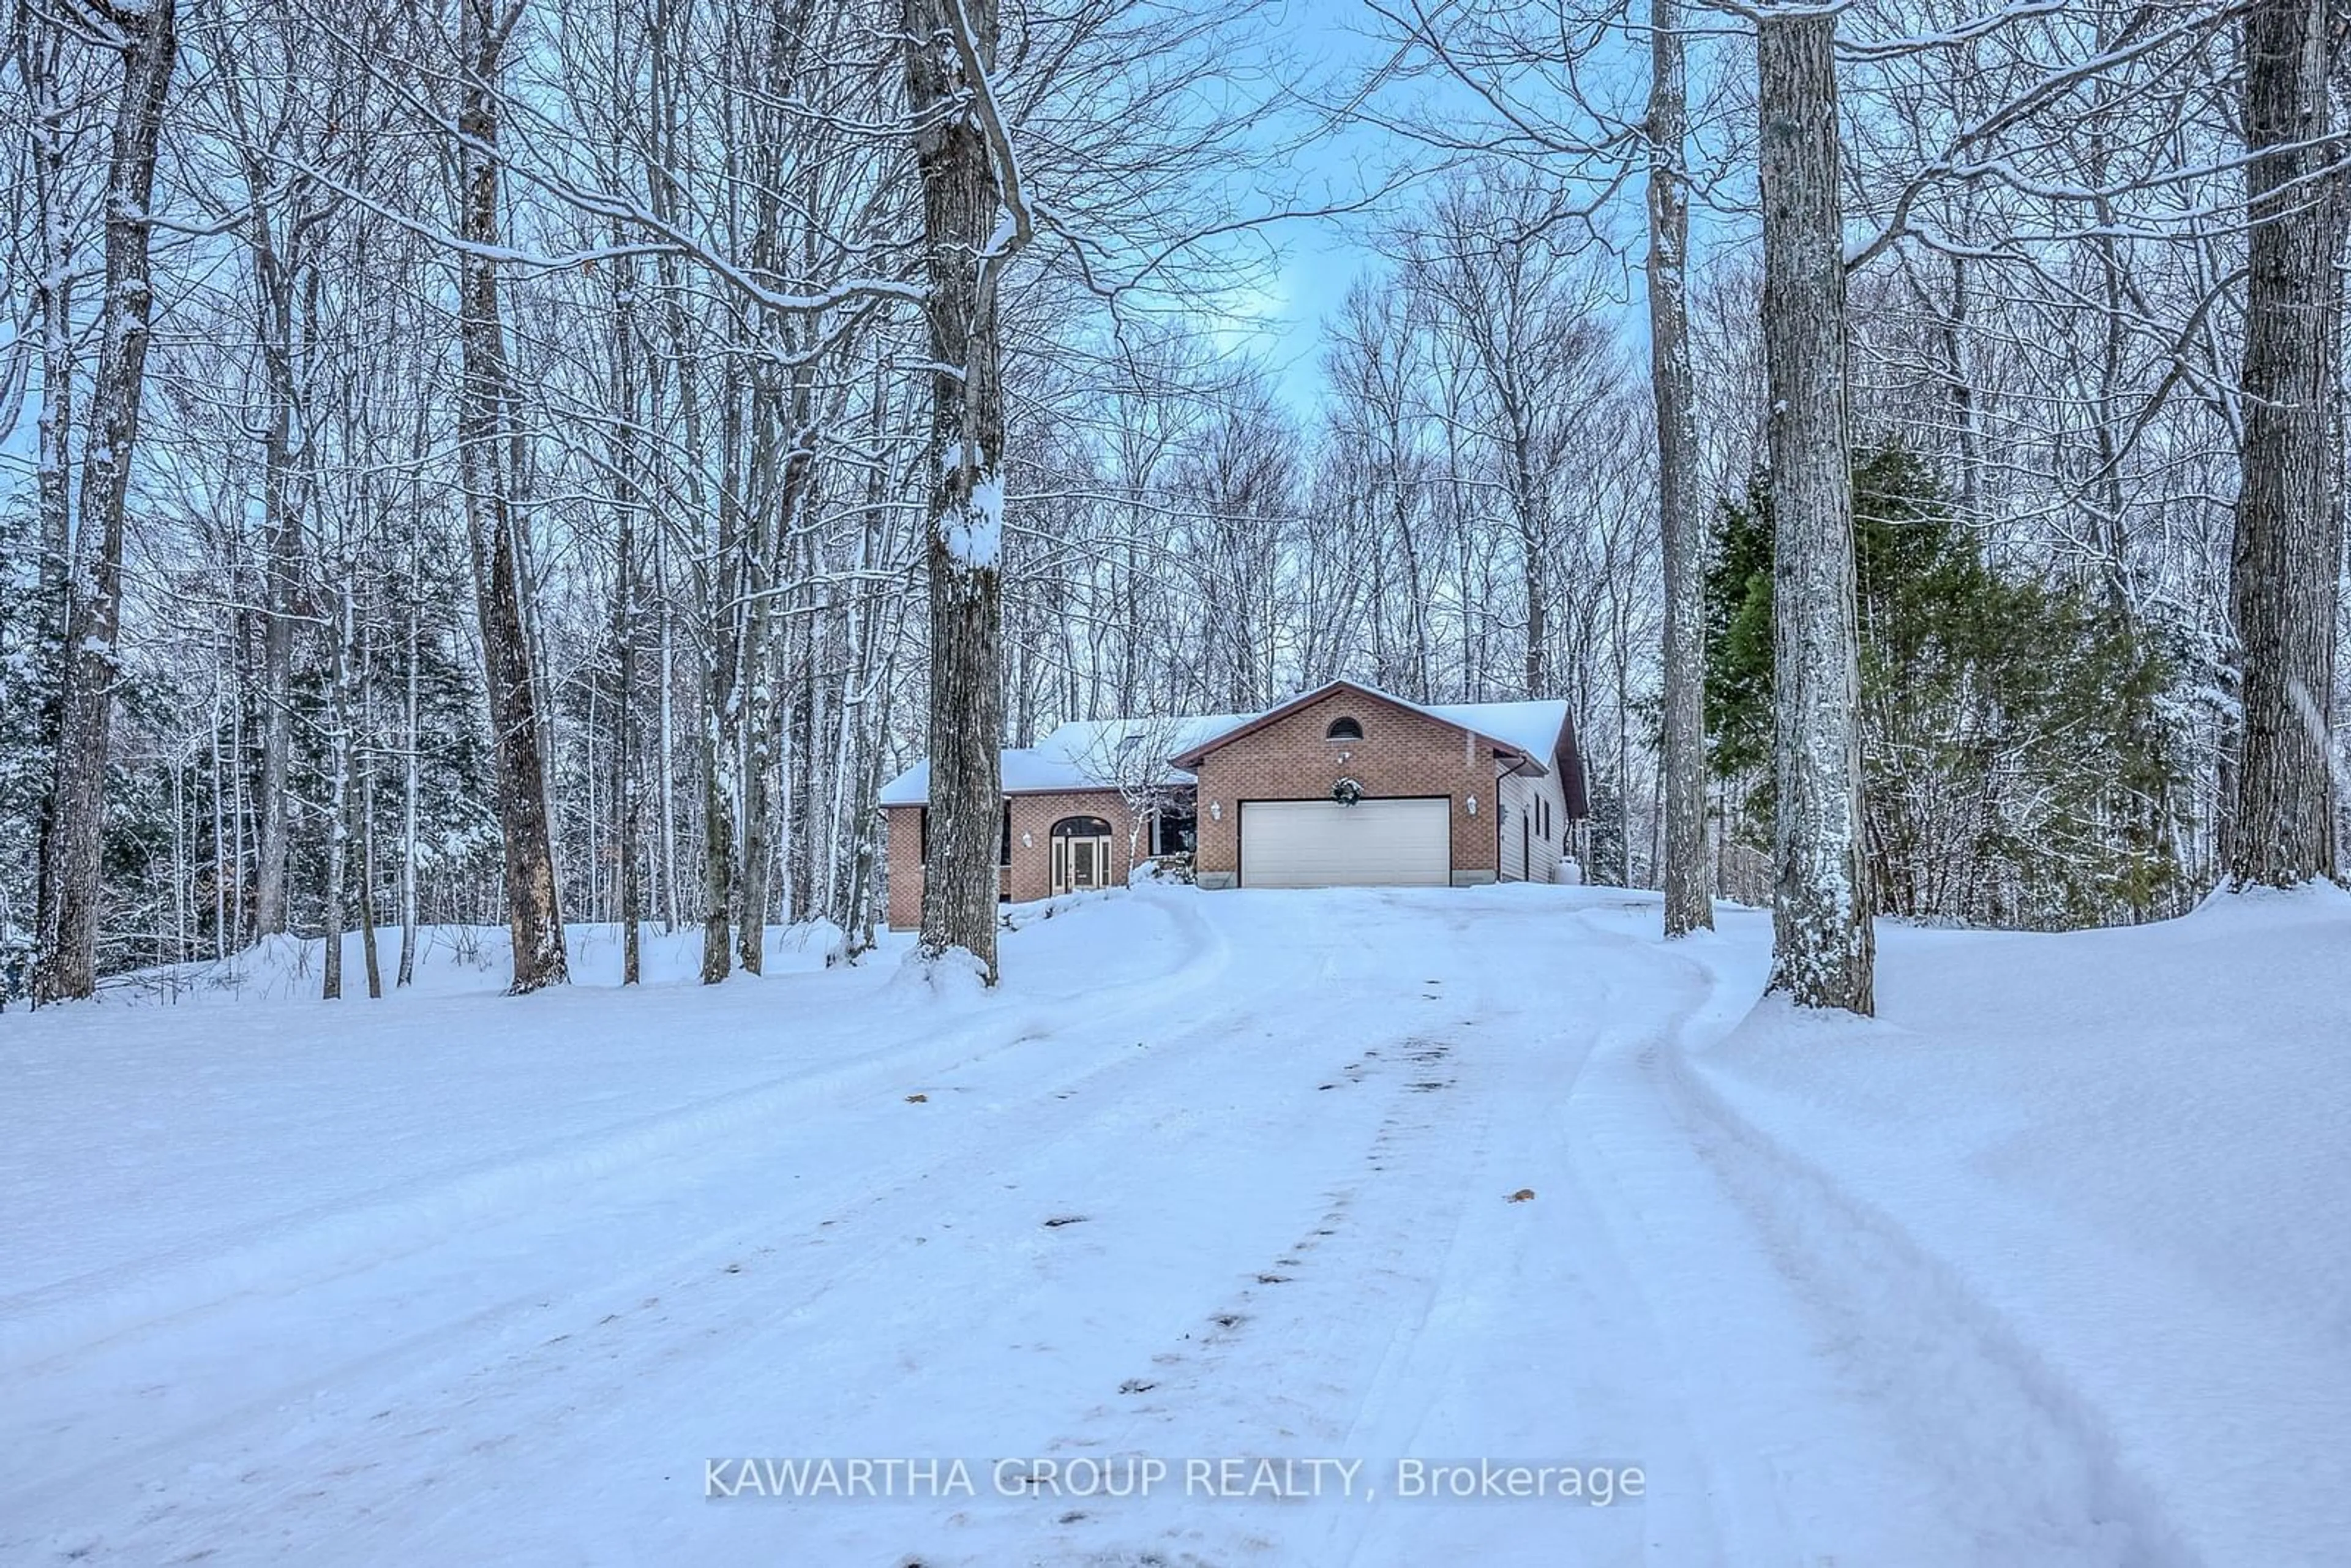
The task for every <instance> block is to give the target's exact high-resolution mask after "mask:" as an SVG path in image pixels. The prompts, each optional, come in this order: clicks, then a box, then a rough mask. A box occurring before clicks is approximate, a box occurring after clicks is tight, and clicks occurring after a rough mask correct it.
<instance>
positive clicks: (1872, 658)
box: [1707, 442, 2179, 927]
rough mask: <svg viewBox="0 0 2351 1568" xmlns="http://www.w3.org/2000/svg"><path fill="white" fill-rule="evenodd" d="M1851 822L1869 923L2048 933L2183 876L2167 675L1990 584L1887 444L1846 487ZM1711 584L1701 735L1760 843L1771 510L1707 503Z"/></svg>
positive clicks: (1921, 480)
mask: <svg viewBox="0 0 2351 1568" xmlns="http://www.w3.org/2000/svg"><path fill="white" fill-rule="evenodd" d="M1853 486H1854V519H1855V527H1854V531H1855V559H1856V567H1857V572H1858V592H1859V607H1860V619H1861V684H1862V712H1863V751H1864V768H1865V784H1866V790H1865V797H1866V798H1865V802H1864V812H1863V821H1864V826H1865V831H1866V851H1867V854H1868V858H1869V862H1870V868H1871V882H1872V883H1873V887H1874V891H1875V894H1876V901H1877V908H1878V911H1879V912H1880V913H1883V914H1890V915H1908V916H1913V917H1917V918H1927V919H1938V920H1960V921H1967V922H1971V923H1981V924H1991V925H2023V926H2033V927H2051V926H2064V925H2084V924H2095V923H2099V922H2103V921H2111V920H2115V919H2118V918H2142V917H2145V916H2146V915H2148V914H2150V913H2153V912H2155V910H2156V908H2157V906H2158V904H2159V903H2160V902H2161V901H2162V900H2163V899H2164V898H2165V896H2166V895H2167V894H2168V893H2170V892H2171V891H2172V889H2173V888H2174V886H2175V884H2176V883H2177V881H2178V878H2179V865H2178V864H2177V862H2176V860H2175V857H2174V855H2173V852H2172V847H2171V836H2170V833H2169V831H2168V828H2169V813H2170V810H2171V807H2170V804H2169V802H2170V800H2171V797H2172V790H2173V786H2174V784H2175V782H2176V779H2175V774H2176V769H2175V768H2173V766H2172V764H2171V763H2170V761H2169V758H2168V756H2167V754H2166V750H2165V747H2164V745H2163V735H2164V729H2163V727H2162V726H2161V725H2160V724H2159V723H2158V722H2157V721H2156V704H2157V702H2158V698H2159V697H2160V696H2161V695H2162V694H2163V692H2164V691H2165V689H2166V687H2167V685H2168V665H2167V664H2166V663H2165V661H2164V660H2163V659H2162V658H2161V657H2160V656H2159V655H2158V653H2156V651H2155V650H2154V649H2153V648H2152V647H2151V646H2150V645H2149V643H2148V640H2147V639H2146V638H2145V637H2144V636H2142V635H2141V634H2139V632H2138V631H2137V628H2136V627H2134V626H2133V625H2132V624H2131V623H2130V622H2128V621H2127V619H2126V618H2124V617H2122V616H2121V615H2119V614H2118V613H2117V612H2115V611H2114V610H2113V609H2112V608H2111V607H2109V606H2108V605H2107V604H2106V603H2105V601H2104V599H2103V598H2102V597H2101V596H2097V595H2094V594H2092V593H2090V592H2088V591H2085V590H2083V589H2078V588H2070V587H2065V586H2061V585H2053V584H2050V583H2045V582H2043V581H2039V580H2023V579H2021V578H2018V577H2014V576H2011V575H2009V574H2006V573H2003V572H2001V571H1998V570H1994V569H1993V568H1992V567H1991V565H1990V564H1989V563H1988V562H1987V561H1986V560H1985V559H1984V554H1983V550H1982V547H1981V545H1980V542H1979V541H1978V539H1977V538H1976V536H1975V535H1974V533H1973V532H1972V531H1970V529H1969V528H1968V527H1967V526H1966V524H1965V523H1964V521H1963V520H1962V519H1961V518H1960V517H1959V516H1958V514H1957V512H1956V509H1955V508H1954V507H1953V506H1952V505H1951V502H1950V498H1949V495H1948V493H1947V492H1946V490H1945V489H1944V487H1943V486H1942V484H1941V482H1940V480H1939V479H1938V477H1937V476H1936V474H1935V472H1934V470H1933V469H1932V468H1931V467H1930V466H1929V465H1928V464H1927V463H1926V462H1925V461H1923V460H1922V459H1921V458H1919V457H1918V456H1917V455H1915V454H1913V453H1911V452H1909V451H1907V450H1906V449H1905V448H1904V447H1902V446H1901V445H1899V444H1896V443H1892V442H1888V443H1886V444H1882V445H1880V446H1878V447H1877V448H1876V449H1875V450H1874V451H1870V452H1868V453H1866V454H1865V455H1863V456H1862V457H1861V458H1860V459H1859V460H1858V461H1857V462H1856V464H1855V468H1854V474H1853ZM1716 537H1717V544H1718V549H1717V557H1716V560H1715V564H1714V567H1713V569H1712V570H1711V571H1710V572H1709V573H1708V584H1707V605H1708V661H1707V727H1708V732H1709V734H1710V736H1711V737H1712V742H1713V750H1712V763H1713V767H1714V769H1715V771H1716V772H1717V773H1718V774H1719V776H1721V777H1723V778H1725V779H1733V780H1739V781H1741V782H1745V783H1748V784H1750V786H1752V787H1751V788H1750V789H1748V790H1747V791H1746V793H1745V797H1744V800H1745V814H1746V817H1747V819H1748V820H1747V821H1746V823H1745V824H1744V826H1745V829H1746V831H1748V832H1749V833H1750V834H1751V835H1755V836H1756V837H1757V838H1758V840H1759V841H1762V842H1768V841H1769V837H1770V810H1771V790H1770V788H1769V786H1770V782H1771V691H1772V679H1771V676H1772V668H1771V564H1772V563H1771V540H1772V526H1771V493H1770V488H1769V486H1767V485H1764V484H1762V483H1760V482H1759V483H1758V484H1757V485H1756V486H1753V487H1752V488H1751V489H1750V492H1749V495H1748V497H1746V499H1745V500H1744V502H1733V501H1725V502H1723V503H1722V504H1721V506H1720V507H1719V514H1718V519H1717V529H1716Z"/></svg>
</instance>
